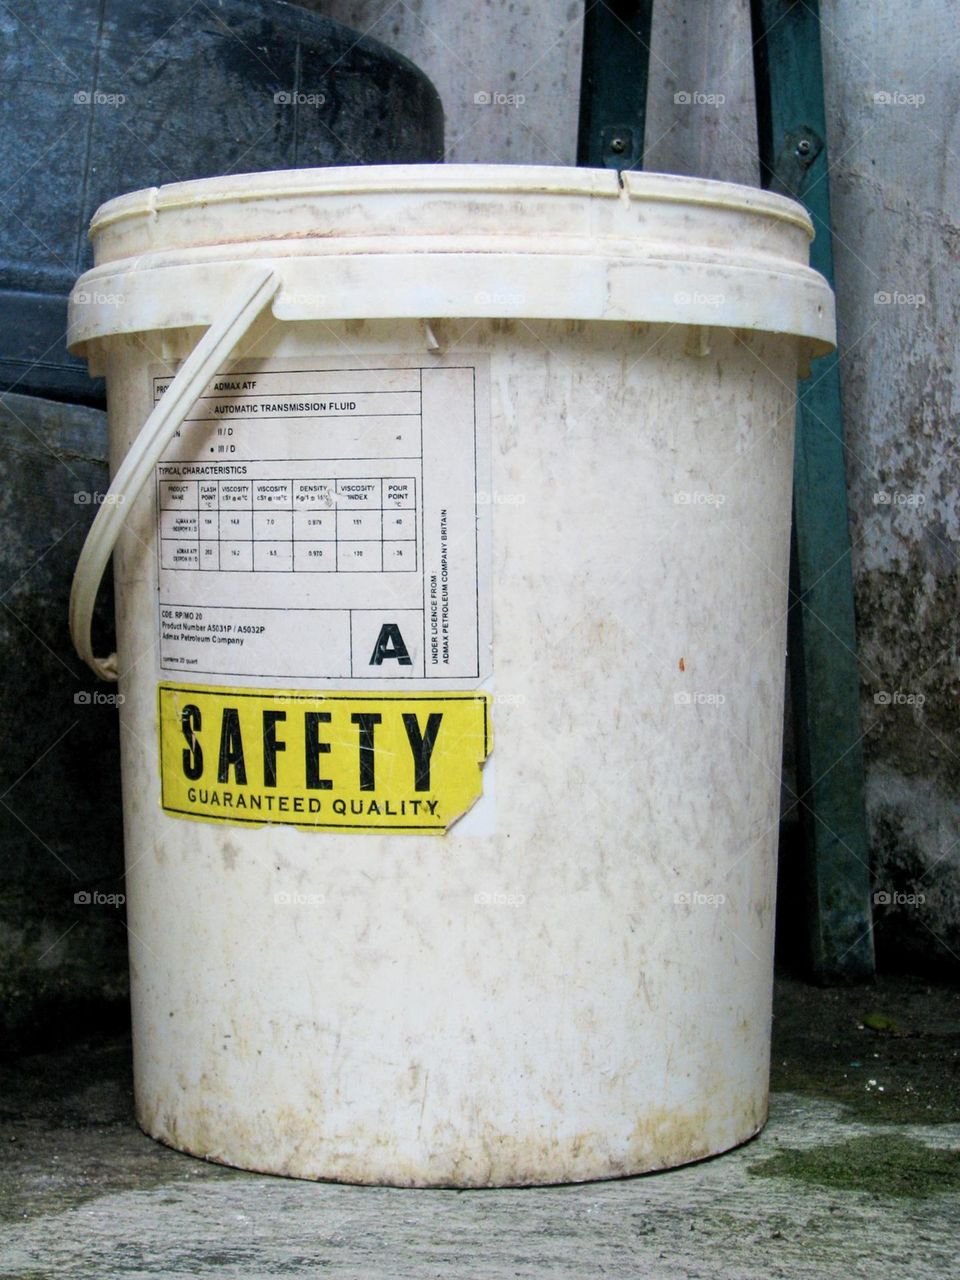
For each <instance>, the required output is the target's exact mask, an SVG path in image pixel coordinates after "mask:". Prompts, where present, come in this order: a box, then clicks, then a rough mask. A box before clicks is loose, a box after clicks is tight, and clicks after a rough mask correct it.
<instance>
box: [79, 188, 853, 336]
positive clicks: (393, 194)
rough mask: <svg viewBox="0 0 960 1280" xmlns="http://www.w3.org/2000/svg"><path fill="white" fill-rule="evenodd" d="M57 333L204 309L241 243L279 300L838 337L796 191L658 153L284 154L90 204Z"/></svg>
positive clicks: (315, 308) (294, 305)
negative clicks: (326, 163)
mask: <svg viewBox="0 0 960 1280" xmlns="http://www.w3.org/2000/svg"><path fill="white" fill-rule="evenodd" d="M90 235H91V238H92V239H93V243H94V256H95V262H96V265H95V266H94V268H93V269H92V270H91V271H88V272H87V273H86V274H85V275H83V276H82V277H81V278H80V280H79V281H78V283H77V285H76V287H75V289H74V292H73V295H72V297H71V304H70V322H69V342H70V346H71V349H72V350H74V351H76V352H80V353H82V352H84V351H85V349H86V346H87V344H88V343H89V342H91V341H93V340H96V339H98V338H103V337H106V336H109V335H111V334H118V333H136V332H144V331H148V330H159V329H166V328H174V327H176V328H180V327H184V326H194V325H207V324H211V323H212V322H213V321H214V320H215V319H216V317H217V311H218V307H219V306H220V305H221V303H222V299H223V298H224V297H225V296H226V295H227V293H228V292H229V290H230V289H231V288H232V286H233V283H234V282H235V281H236V280H238V279H239V275H240V273H242V272H243V270H244V268H245V267H248V266H249V263H250V262H251V261H257V262H258V263H259V262H264V263H269V265H270V266H271V267H272V268H273V269H274V270H275V271H276V273H277V274H278V275H279V277H280V278H281V281H282V284H281V288H280V291H279V292H278V294H277V296H276V298H275V300H274V303H273V312H274V315H275V317H276V318H277V319H280V320H305V319H316V318H322V319H374V318H404V317H413V318H424V319H433V318H440V317H444V316H456V317H516V318H528V319H534V318H539V319H571V320H612V321H618V320H619V321H624V320H632V321H647V322H654V323H675V324H696V325H706V326H723V327H728V328H738V329H747V330H750V329H753V330H758V331H765V332H772V333H784V334H793V335H796V336H798V337H801V338H805V339H807V340H808V344H807V345H808V350H809V353H810V354H812V355H816V354H820V353H822V352H824V351H826V350H829V349H830V347H831V346H832V345H833V342H834V333H835V322H834V308H833V294H832V291H831V290H830V287H829V285H828V284H827V282H826V281H825V280H824V279H823V277H822V276H820V275H819V274H818V273H817V272H815V271H813V270H812V269H811V268H810V267H809V265H808V255H809V242H810V240H811V239H812V237H813V226H812V223H811V222H810V219H809V217H808V216H807V214H806V212H805V210H804V209H803V208H802V207H801V206H800V205H798V204H796V203H794V202H793V201H792V200H787V199H785V198H784V197H782V196H778V195H773V194H771V193H769V192H765V191H761V190H758V189H754V188H752V187H743V186H736V185H733V184H731V183H723V182H713V181H707V180H705V179H701V178H687V177H677V176H672V175H666V174H656V173H634V172H625V173H619V174H618V173H616V172H615V171H613V170H606V169H574V168H559V167H538V166H513V165H392V166H370V167H352V168H329V169H292V170H284V171H281V172H275V173H254V174H239V175H231V176H228V177H221V178H205V179H202V180H199V181H195V182H181V183H175V184H172V185H170V186H165V187H153V188H150V189H148V190H144V191H136V192H133V193H131V194H130V195H125V196H120V197H118V198H117V199H115V200H110V201H109V202H108V203H106V204H104V205H103V206H101V208H100V209H99V210H98V211H97V213H96V214H95V216H94V218H93V222H92V224H91V228H90Z"/></svg>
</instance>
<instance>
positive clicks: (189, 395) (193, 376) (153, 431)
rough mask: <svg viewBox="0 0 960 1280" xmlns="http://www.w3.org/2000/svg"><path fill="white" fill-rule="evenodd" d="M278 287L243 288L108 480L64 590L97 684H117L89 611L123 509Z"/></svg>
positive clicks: (267, 275) (257, 280) (263, 278)
mask: <svg viewBox="0 0 960 1280" xmlns="http://www.w3.org/2000/svg"><path fill="white" fill-rule="evenodd" d="M279 287H280V279H279V277H278V276H277V275H276V273H275V272H273V271H271V270H270V269H269V268H264V269H262V270H261V271H258V272H256V273H255V274H254V276H253V278H252V279H248V280H246V281H245V282H244V284H243V287H242V288H240V289H238V290H237V293H236V294H235V295H234V297H233V298H231V299H230V302H229V303H228V305H227V308H226V310H225V312H224V314H223V315H222V316H221V317H220V319H219V320H217V321H216V322H215V323H214V324H212V325H211V326H210V328H209V329H208V330H207V332H206V333H205V334H204V335H203V337H202V338H201V339H200V341H199V342H198V343H197V345H196V346H195V347H194V349H193V350H192V351H191V352H190V354H189V356H187V358H186V360H185V361H184V362H183V365H182V366H181V368H180V371H179V372H178V373H177V376H176V377H175V378H174V380H173V381H172V382H171V383H170V386H169V387H168V388H167V390H166V392H165V393H164V395H163V396H162V398H161V399H160V401H159V402H158V404H157V405H156V407H155V408H154V410H153V412H152V413H151V414H150V416H149V417H148V418H147V420H146V422H145V423H144V424H143V427H142V429H141V431H140V434H139V435H138V436H137V438H136V440H135V441H134V443H133V446H132V447H131V449H130V452H129V453H128V454H127V456H126V457H125V458H124V460H123V462H122V463H121V464H120V467H119V468H118V470H117V474H116V475H115V476H114V477H113V482H112V483H111V485H110V488H109V489H108V491H107V495H106V500H105V501H104V502H103V503H101V505H100V508H99V510H98V511H97V515H96V518H95V520H94V522H93V524H92V525H91V526H90V532H89V533H88V534H87V540H86V542H85V543H84V544H83V550H82V551H81V552H80V559H79V560H78V561H77V568H76V572H75V573H74V575H73V586H72V588H71V590H70V636H71V638H72V640H73V645H74V648H75V649H76V651H77V653H78V654H79V655H80V657H81V658H82V659H83V660H84V662H85V663H86V664H87V666H88V667H89V668H90V669H91V671H93V672H94V674H95V675H97V676H99V677H100V679H101V680H116V679H117V655H116V654H115V653H112V654H111V655H110V657H109V658H95V657H94V656H93V645H92V643H91V637H90V624H91V622H92V619H93V606H94V605H95V604H96V600H97V592H98V591H99V590H100V581H101V579H102V578H103V572H104V570H105V569H106V567H107V561H108V560H109V559H110V556H111V554H112V553H113V548H114V546H115V545H116V542H117V538H118V537H119V536H120V530H121V528H122V526H123V522H124V519H125V518H126V514H127V511H128V509H129V508H130V507H131V506H132V505H133V503H134V502H135V501H136V499H137V498H138V497H139V495H140V492H141V490H142V489H143V486H144V485H145V484H146V482H147V480H148V479H149V478H150V476H151V475H152V474H153V470H154V468H155V467H156V465H157V463H158V462H159V460H160V457H161V455H162V454H163V451H164V449H166V447H167V445H168V444H169V443H170V441H171V440H172V439H173V437H174V435H175V434H176V432H177V431H178V430H179V428H180V426H181V425H182V423H183V420H184V418H185V417H186V416H187V413H188V412H189V410H190V408H191V406H192V405H193V403H194V402H195V400H196V399H197V397H198V396H199V395H200V393H201V391H202V390H203V388H204V387H205V386H206V385H207V383H208V382H209V381H210V379H211V378H212V377H213V376H214V375H215V374H216V373H217V371H218V369H219V368H220V366H221V365H222V364H223V363H224V362H225V361H226V360H227V359H229V357H230V355H231V354H232V352H233V350H234V348H235V347H236V345H237V343H238V342H239V341H240V340H241V338H242V337H243V336H244V334H245V333H246V332H247V330H248V329H249V328H250V326H251V325H252V324H253V322H254V321H255V320H256V319H257V317H258V316H259V315H260V313H261V312H262V311H263V309H264V307H266V306H267V304H268V303H269V302H270V301H271V300H272V299H273V297H274V295H275V294H276V292H277V290H278V289H279Z"/></svg>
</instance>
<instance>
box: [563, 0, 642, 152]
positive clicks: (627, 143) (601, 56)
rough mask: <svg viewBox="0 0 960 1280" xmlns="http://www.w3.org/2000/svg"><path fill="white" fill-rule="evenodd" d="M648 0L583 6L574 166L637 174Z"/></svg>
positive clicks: (640, 145)
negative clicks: (581, 65)
mask: <svg viewBox="0 0 960 1280" xmlns="http://www.w3.org/2000/svg"><path fill="white" fill-rule="evenodd" d="M652 13H653V0H606V3H593V4H590V3H588V4H587V9H586V14H585V15H584V20H583V72H582V78H581V84H580V130H579V137H578V141H577V164H578V165H580V166H583V167H586V168H591V169H641V168H642V167H643V135H644V124H645V121H646V115H647V76H648V71H649V66H650V23H651V16H652Z"/></svg>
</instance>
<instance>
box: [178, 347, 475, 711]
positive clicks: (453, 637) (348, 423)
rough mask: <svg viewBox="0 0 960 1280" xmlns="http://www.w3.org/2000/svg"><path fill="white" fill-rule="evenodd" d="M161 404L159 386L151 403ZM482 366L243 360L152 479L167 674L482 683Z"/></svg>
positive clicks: (315, 681) (307, 681) (326, 683)
mask: <svg viewBox="0 0 960 1280" xmlns="http://www.w3.org/2000/svg"><path fill="white" fill-rule="evenodd" d="M169 385H170V376H169V371H165V372H161V371H160V370H159V369H158V370H157V371H156V374H155V376H154V380H153V393H154V400H155V401H156V400H159V399H160V397H161V396H163V395H164V394H165V393H166V390H167V388H168V387H169ZM487 387H488V378H487V360H486V358H485V357H483V356H479V355H478V356H474V357H472V358H471V359H470V360H469V361H465V360H464V359H463V358H462V357H458V356H455V355H450V356H444V357H440V356H437V357H436V361H435V362H433V361H432V362H431V364H430V366H429V367H425V366H422V365H421V364H419V363H418V362H417V360H416V359H408V358H406V357H403V356H396V357H395V356H387V357H383V358H378V361H377V364H376V366H375V367H365V366H362V365H360V364H359V362H358V361H357V360H354V359H347V360H343V361H341V360H340V359H337V358H336V357H331V358H329V359H318V360H317V361H316V363H313V361H312V360H311V362H310V363H309V364H308V363H307V362H306V361H305V360H304V361H300V360H298V359H297V358H296V357H289V358H286V359H277V360H274V359H272V358H271V359H265V360H250V361H244V362H243V363H242V364H240V363H238V364H237V365H236V366H234V367H233V368H231V369H230V370H229V371H224V372H222V373H219V374H217V375H215V376H214V377H213V378H212V379H211V381H210V383H209V384H208V385H207V387H206V388H205V389H204V392H203V393H202V394H201V395H200V396H199V397H198V398H197V400H196V402H195V403H194V405H193V406H192V407H191V410H190V412H189V413H188V415H187V416H186V418H185V419H184V421H183V423H182V425H181V427H180V429H179V431H178V432H177V434H176V435H175V436H174V438H173V439H172V440H171V441H170V444H169V446H168V447H167V449H166V450H165V451H164V455H163V457H162V458H161V459H160V460H159V462H158V463H157V467H156V473H155V495H156V507H155V516H156V527H157V545H158V556H157V575H158V576H157V586H158V592H157V597H158V599H157V604H158V610H159V616H158V623H159V666H160V670H161V672H163V673H164V674H165V675H177V676H179V677H182V676H184V675H187V674H189V675H196V676H198V677H200V676H215V677H217V678H224V679H227V678H228V679H229V680H234V679H239V680H258V681H268V680H269V681H274V682H276V683H277V684H279V683H280V682H283V681H286V680H288V679H290V680H295V681H297V683H298V685H308V686H309V687H316V688H328V687H335V686H337V685H338V684H342V685H346V683H347V682H349V683H351V684H353V683H354V682H356V681H364V682H366V681H382V682H386V683H387V684H393V685H397V683H398V682H401V681H402V682H404V683H403V685H400V686H398V687H406V686H407V684H408V683H409V682H411V681H412V682H414V683H416V682H424V681H432V680H438V681H442V682H443V684H444V685H445V686H447V687H463V688H475V687H476V684H477V682H478V681H479V680H481V679H482V678H483V677H484V675H485V674H486V672H487V671H488V670H489V665H490V651H491V648H490V646H491V637H490V632H491V608H490V585H489V584H490V572H489V565H490V550H489V548H490V542H489V538H490V519H489V517H490V511H489V506H487V505H485V504H483V502H482V500H481V498H480V495H481V494H483V493H485V492H486V491H487V490H488V489H489V486H490V481H489V470H490V439H489V399H488V390H487Z"/></svg>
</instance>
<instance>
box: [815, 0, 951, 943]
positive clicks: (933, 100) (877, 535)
mask: <svg viewBox="0 0 960 1280" xmlns="http://www.w3.org/2000/svg"><path fill="white" fill-rule="evenodd" d="M956 16H957V15H956V9H955V6H953V5H952V4H949V3H945V2H943V0H913V2H912V3H905V4H889V3H885V4H879V5H877V4H870V3H867V2H866V0H860V2H859V3H850V0H825V2H824V3H823V21H824V44H825V49H824V54H825V56H824V62H825V73H826V93H827V101H828V103H829V105H830V108H831V131H830V139H829V143H830V150H831V157H832V165H833V168H832V174H831V179H832V183H833V186H832V194H833V210H834V224H835V244H836V268H837V291H838V298H839V304H840V308H839V314H840V337H841V343H842V351H843V353H844V356H843V396H844V416H845V420H846V438H847V443H848V458H847V461H848V477H849V489H850V501H851V514H852V536H853V557H854V560H853V563H854V573H855V578H856V587H857V612H858V622H859V638H860V659H861V674H862V680H863V717H864V728H865V730H866V733H867V737H866V742H865V748H866V753H867V760H868V809H869V815H870V821H871V834H872V842H873V854H874V860H875V880H876V884H877V887H878V889H879V890H880V891H882V892H888V893H890V894H893V893H894V892H896V891H898V890H899V891H900V892H902V893H906V894H911V893H913V894H923V895H924V896H925V899H926V900H925V902H924V903H922V904H919V905H914V904H911V903H909V902H908V903H903V904H901V905H900V907H899V908H896V904H891V906H890V908H887V907H884V905H883V904H879V905H880V910H879V911H878V915H877V929H876V940H877V947H878V951H879V953H880V956H881V959H882V960H884V959H889V958H890V952H891V948H892V946H893V945H894V943H896V945H897V948H898V950H899V951H900V953H901V959H902V960H905V961H908V960H909V959H910V958H911V956H914V957H916V958H931V959H934V960H936V961H938V962H943V963H945V964H954V965H955V964H958V963H960V806H958V804H957V783H958V781H960V741H958V736H960V735H958V726H960V716H958V711H960V705H958V692H960V679H958V670H957V618H958V594H957V534H958V500H957V481H958V474H960V472H958V466H957V430H956V427H957V321H958V311H960V287H958V280H957V269H956V268H957V259H958V256H960V181H958V178H960V122H958V121H960V117H958V108H960V70H958V59H957V51H958V35H957V29H956ZM905 951H906V954H904V952H905Z"/></svg>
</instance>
